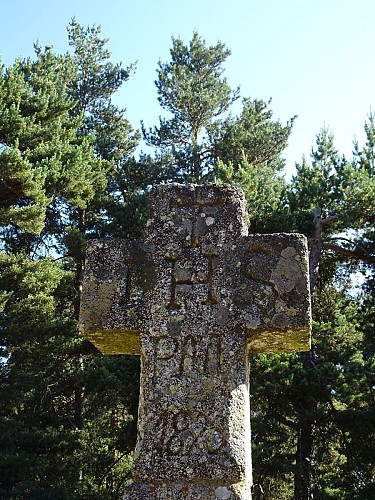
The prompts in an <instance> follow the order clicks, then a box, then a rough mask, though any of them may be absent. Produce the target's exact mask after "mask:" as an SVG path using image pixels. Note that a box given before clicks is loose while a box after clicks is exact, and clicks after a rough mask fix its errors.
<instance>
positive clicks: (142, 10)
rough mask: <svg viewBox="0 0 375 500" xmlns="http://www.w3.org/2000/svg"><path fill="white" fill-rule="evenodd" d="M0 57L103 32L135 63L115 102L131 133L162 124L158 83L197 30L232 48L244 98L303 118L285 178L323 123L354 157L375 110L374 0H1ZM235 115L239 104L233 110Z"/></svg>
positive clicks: (232, 70)
mask: <svg viewBox="0 0 375 500" xmlns="http://www.w3.org/2000/svg"><path fill="white" fill-rule="evenodd" d="M0 2H1V10H0V12H1V30H0V54H1V55H2V58H3V62H4V64H5V65H9V64H11V63H12V62H13V61H14V59H15V58H16V57H17V56H22V57H25V56H28V55H32V52H33V43H34V42H35V41H36V40H38V41H39V43H40V44H41V45H53V46H54V48H55V50H56V51H58V52H65V51H66V50H67V48H68V44H67V35H66V26H67V24H68V22H69V20H70V19H71V18H72V17H73V16H75V17H76V19H77V21H78V22H79V23H81V24H82V25H84V26H87V25H91V24H93V23H95V24H100V25H101V26H102V34H103V36H105V37H108V38H109V45H108V47H109V50H110V51H111V52H112V60H113V61H114V62H119V61H122V62H123V64H124V65H125V66H126V65H128V64H129V63H131V62H134V61H137V71H136V73H135V74H134V75H133V76H132V77H131V79H130V80H129V82H127V83H126V84H125V85H124V87H123V89H122V90H121V91H120V92H119V93H118V95H117V96H116V103H117V104H119V105H120V106H121V107H126V108H127V118H128V119H129V120H130V122H131V123H132V125H133V126H134V127H136V128H137V127H139V122H140V120H144V122H145V125H146V126H147V127H148V126H152V125H155V124H157V120H158V116H159V114H160V113H161V109H160V107H159V105H158V102H157V99H156V89H155V85H154V83H153V82H154V80H155V77H156V65H157V61H158V60H159V59H161V60H163V61H166V60H168V59H169V49H170V47H171V37H172V36H174V37H177V36H181V37H182V38H183V39H184V40H185V41H186V42H188V41H189V40H190V39H191V36H192V33H193V30H198V32H199V33H200V35H201V36H202V37H203V38H204V39H205V40H206V41H207V43H208V44H214V43H216V41H217V40H218V39H220V40H221V41H223V42H225V43H226V45H227V46H228V47H229V48H230V49H231V50H232V55H231V56H230V57H229V59H228V60H227V63H226V65H225V67H226V70H227V71H226V76H227V78H228V81H229V83H230V84H231V85H232V86H233V88H235V87H237V85H240V87H241V95H242V96H243V97H250V98H252V99H255V98H257V99H264V100H268V99H269V98H270V97H272V105H271V109H272V110H273V112H274V118H279V119H280V120H281V121H282V122H286V121H287V120H288V119H289V118H290V117H292V116H294V115H298V118H297V121H296V122H295V126H294V131H293V133H292V136H291V138H290V140H289V146H288V148H287V150H286V151H285V154H284V156H285V158H286V160H287V171H288V173H291V172H293V166H294V163H295V162H296V161H299V160H300V159H301V157H302V155H303V154H305V155H307V156H308V155H309V154H310V151H311V146H312V145H313V144H314V142H315V136H316V134H317V133H318V132H319V130H320V129H321V128H322V127H323V126H326V127H328V128H329V129H330V131H331V132H332V133H333V134H334V136H335V143H336V147H337V148H338V149H339V151H340V152H341V153H344V154H345V155H346V156H347V157H350V156H351V151H352V149H353V139H354V137H355V136H356V137H357V139H358V140H359V142H360V144H361V143H363V140H364V134H363V125H364V122H365V120H366V118H367V115H368V113H369V111H370V109H371V108H372V109H374V110H375V65H374V49H375V28H374V26H375V25H374V19H375V1H374V0H357V1H353V0H232V1H231V2H229V1H226V2H220V1H212V0H189V1H180V0H158V1H156V0H155V1H152V0H137V1H134V0H133V1H129V0H105V1H103V0H101V1H99V0H75V1H73V0H61V1H57V0H12V1H10V0H0ZM237 112H239V108H238V110H237Z"/></svg>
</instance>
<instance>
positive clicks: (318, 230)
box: [294, 208, 324, 500]
mask: <svg viewBox="0 0 375 500" xmlns="http://www.w3.org/2000/svg"><path fill="white" fill-rule="evenodd" d="M313 215H314V226H315V230H314V234H313V237H312V238H311V242H310V254H309V273H310V294H311V309H312V312H313V309H314V293H315V288H316V283H317V280H318V276H319V265H320V260H321V255H322V232H323V226H324V221H322V218H321V210H320V208H317V209H315V210H314V212H313ZM303 367H304V369H305V370H306V376H307V377H308V373H307V372H308V371H309V370H312V369H316V366H315V363H314V348H313V347H312V348H311V350H310V351H308V352H306V353H305V355H304V360H303ZM315 410H316V408H315V403H314V401H313V400H312V398H310V397H309V396H307V400H306V401H305V404H304V409H303V410H302V411H303V412H304V414H302V415H301V419H300V422H299V430H298V436H297V450H296V469H295V475H294V499H295V500H313V499H314V474H313V472H314V463H313V456H314V439H313V432H314V424H313V420H314V413H315Z"/></svg>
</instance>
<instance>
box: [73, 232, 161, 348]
mask: <svg viewBox="0 0 375 500" xmlns="http://www.w3.org/2000/svg"><path fill="white" fill-rule="evenodd" d="M155 274H156V273H155V272H154V271H153V265H152V263H151V261H150V259H149V258H148V251H147V248H146V246H145V244H144V243H143V242H141V241H126V240H120V239H107V240H105V239H103V240H92V241H91V242H89V244H88V247H87V251H86V261H85V272H84V278H83V283H82V294H81V307H80V318H79V329H80V332H81V333H82V334H83V335H84V336H85V337H86V338H87V339H88V340H89V341H90V342H91V343H93V344H94V345H95V347H97V348H98V349H99V350H100V351H101V352H102V353H103V354H140V352H141V350H140V338H139V337H140V330H141V324H140V322H141V321H140V317H141V315H140V310H141V308H142V299H143V295H144V292H145V291H148V290H150V289H152V288H153V287H154V286H155V281H156V279H155Z"/></svg>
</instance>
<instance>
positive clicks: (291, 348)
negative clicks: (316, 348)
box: [246, 328, 310, 354]
mask: <svg viewBox="0 0 375 500" xmlns="http://www.w3.org/2000/svg"><path fill="white" fill-rule="evenodd" d="M246 333H247V339H248V350H249V352H250V353H251V354H261V353H264V354H274V353H277V352H302V351H308V350H309V349H310V330H309V328H299V329H296V330H291V329H288V330H283V329H276V328H275V329H274V330H267V331H261V330H247V331H246Z"/></svg>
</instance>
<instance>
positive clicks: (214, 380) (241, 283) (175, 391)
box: [80, 184, 310, 500]
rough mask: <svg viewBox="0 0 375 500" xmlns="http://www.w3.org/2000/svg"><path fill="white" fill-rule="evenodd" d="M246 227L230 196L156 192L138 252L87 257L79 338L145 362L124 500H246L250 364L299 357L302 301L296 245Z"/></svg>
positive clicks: (300, 255) (240, 205) (303, 274)
mask: <svg viewBox="0 0 375 500" xmlns="http://www.w3.org/2000/svg"><path fill="white" fill-rule="evenodd" d="M247 225H248V224H247V214H246V207H245V202H244V198H243V194H242V192H241V191H240V190H238V189H236V188H231V187H222V186H213V185H209V186H194V185H192V186H181V185H176V184H174V185H168V186H158V187H156V188H155V189H154V191H153V193H152V196H151V201H150V209H149V221H148V233H147V236H146V237H145V239H144V240H143V241H133V242H127V241H123V240H95V241H93V242H92V243H91V244H90V245H89V247H88V250H87V261H86V271H85V278H84V283H83V292H82V305H81V316H80V328H81V331H82V333H83V334H84V335H85V336H86V337H87V338H88V339H89V340H90V341H91V342H92V343H93V344H95V345H96V346H97V347H98V348H99V349H100V350H101V351H102V352H103V353H105V354H118V353H127V354H140V355H141V359H142V371H141V397H140V405H139V421H138V439H137V447H136V451H135V456H134V464H133V480H134V483H132V484H131V485H130V486H129V487H128V489H127V493H126V494H125V498H127V499H140V498H145V499H147V498H160V499H164V498H180V495H181V494H182V493H181V492H183V493H184V495H185V496H183V498H191V499H196V498H204V499H209V498H213V499H214V498H238V499H247V500H248V499H250V498H251V493H250V486H251V457H250V417H249V413H250V410H249V394H248V385H249V371H248V361H247V360H248V355H249V353H260V352H277V351H303V350H307V349H308V348H309V331H310V300H309V287H308V269H307V248H306V242H305V238H304V237H303V236H301V235H296V234H271V235H250V236H248V235H247ZM187 495H190V496H187Z"/></svg>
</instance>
